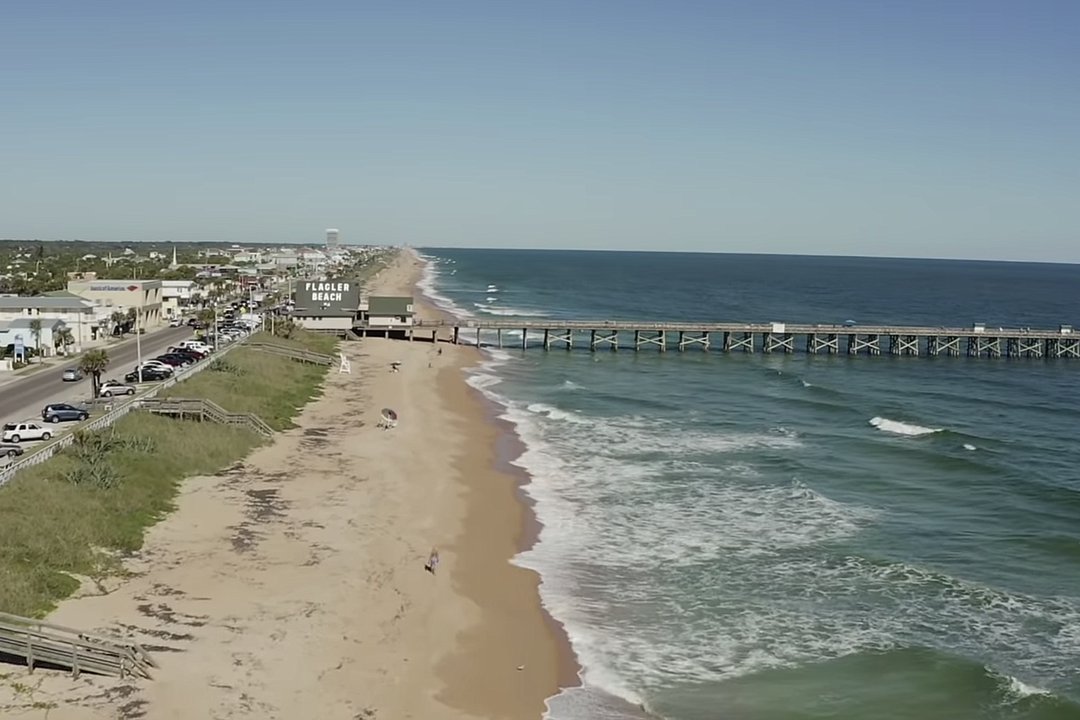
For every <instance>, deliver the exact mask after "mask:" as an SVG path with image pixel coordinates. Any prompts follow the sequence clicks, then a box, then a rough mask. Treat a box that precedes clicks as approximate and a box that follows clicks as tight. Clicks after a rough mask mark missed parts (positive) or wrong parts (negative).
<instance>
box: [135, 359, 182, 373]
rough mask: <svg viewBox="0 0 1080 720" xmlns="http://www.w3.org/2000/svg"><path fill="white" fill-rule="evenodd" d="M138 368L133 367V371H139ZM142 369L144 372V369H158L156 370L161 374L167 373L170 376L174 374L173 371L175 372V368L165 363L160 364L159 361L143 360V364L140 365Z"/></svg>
mask: <svg viewBox="0 0 1080 720" xmlns="http://www.w3.org/2000/svg"><path fill="white" fill-rule="evenodd" d="M139 367H140V366H138V365H136V366H135V369H136V370H138V369H139ZM142 368H143V369H144V370H145V369H146V368H156V369H158V370H161V371H162V372H167V373H169V374H170V375H172V374H173V372H174V371H175V370H176V368H175V367H173V366H172V365H170V364H169V363H167V362H162V361H160V360H144V361H143V364H142Z"/></svg>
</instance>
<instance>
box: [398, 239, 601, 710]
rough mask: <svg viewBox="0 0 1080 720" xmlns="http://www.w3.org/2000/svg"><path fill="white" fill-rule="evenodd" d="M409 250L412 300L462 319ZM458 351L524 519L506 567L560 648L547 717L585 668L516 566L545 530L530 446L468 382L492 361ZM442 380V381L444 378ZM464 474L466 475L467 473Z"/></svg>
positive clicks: (461, 372)
mask: <svg viewBox="0 0 1080 720" xmlns="http://www.w3.org/2000/svg"><path fill="white" fill-rule="evenodd" d="M406 252H409V253H410V254H411V255H412V257H413V258H414V259H415V260H414V262H415V264H416V265H417V266H418V267H419V274H418V277H417V279H416V282H415V283H414V285H413V287H414V293H415V299H414V302H415V303H416V304H417V305H418V306H420V307H422V308H423V310H424V312H425V314H427V313H430V314H431V315H433V316H436V317H440V318H444V319H454V320H457V319H460V318H456V317H455V316H454V315H453V314H452V313H450V312H448V311H446V310H444V309H442V308H441V307H439V305H438V304H437V301H436V300H435V299H434V298H432V297H431V296H429V295H428V294H427V293H426V292H425V290H424V288H423V287H422V286H421V280H422V279H423V273H424V270H425V269H426V267H427V266H428V265H429V263H430V261H428V260H425V259H423V258H421V257H419V256H418V255H417V254H416V253H414V252H412V251H411V250H410V251H406ZM443 342H445V341H443V340H440V343H443ZM458 347H461V348H463V349H466V348H467V349H468V350H469V351H470V354H471V355H472V358H471V359H469V360H467V361H465V362H463V363H461V364H460V365H459V366H458V367H457V368H456V373H455V376H454V377H453V378H452V382H454V383H456V384H460V386H461V387H462V388H463V389H464V392H465V394H466V395H467V396H468V398H469V400H470V401H471V402H472V403H473V404H474V405H475V406H476V407H477V408H478V409H479V410H480V415H481V420H482V422H483V423H484V425H486V426H487V427H488V428H489V429H490V431H491V433H492V438H491V439H492V442H491V447H490V451H491V457H490V462H489V468H490V470H491V471H492V472H494V473H495V474H497V475H498V476H501V477H502V478H503V480H504V481H507V480H508V481H509V485H510V486H511V488H512V490H513V498H514V502H515V503H516V505H517V509H518V513H519V515H520V522H519V526H518V527H517V528H515V532H514V534H515V535H516V538H515V541H514V547H513V551H512V552H511V554H510V555H509V557H506V558H505V563H506V564H507V565H508V566H509V567H510V568H513V571H515V572H516V573H524V574H527V576H528V577H529V586H530V591H531V594H532V596H533V597H532V599H533V607H535V609H536V610H538V611H539V613H540V615H541V617H542V619H543V622H544V626H545V627H546V629H547V632H548V634H549V635H550V637H551V639H552V641H553V642H554V644H555V648H556V652H555V658H554V660H555V680H556V687H555V688H554V692H552V693H551V694H550V695H548V696H547V697H545V699H544V705H545V709H544V711H543V712H541V714H540V716H539V717H543V716H544V714H546V705H547V700H548V699H550V698H551V697H554V696H555V695H557V694H559V692H561V691H562V690H564V689H567V688H572V687H580V686H581V684H582V682H581V670H582V668H581V665H580V663H579V662H578V659H577V655H576V654H575V652H574V648H573V645H572V643H571V642H570V637H569V635H568V634H567V632H566V628H565V627H563V625H562V623H561V622H559V621H558V620H557V619H556V618H555V617H554V616H553V615H552V614H551V613H550V612H549V611H548V609H547V607H546V606H545V605H544V603H543V599H542V597H541V595H540V584H541V583H542V582H543V578H542V577H541V576H540V574H539V573H537V572H536V571H534V570H530V569H527V568H522V567H519V566H518V565H516V564H515V563H514V562H513V561H514V558H515V557H516V556H517V555H518V554H519V553H521V552H524V551H527V550H529V549H531V548H532V547H534V546H535V545H536V543H537V542H539V539H540V532H541V530H542V529H543V524H542V523H541V522H540V520H539V518H538V517H537V515H536V511H535V504H536V503H535V501H534V500H533V498H532V497H531V496H530V495H529V494H528V492H527V490H526V488H527V486H528V485H529V484H530V483H531V482H532V481H533V480H532V477H531V476H530V475H529V473H528V472H527V471H526V470H525V469H524V468H522V467H520V466H518V465H515V464H514V461H515V460H516V459H518V458H520V457H521V455H522V454H523V453H524V452H525V450H526V449H527V448H526V446H525V443H524V441H523V440H522V439H521V438H520V437H519V436H518V434H517V432H516V430H515V427H514V424H513V423H512V422H510V421H509V420H507V419H505V418H504V417H503V413H504V412H505V408H504V407H503V406H502V405H501V404H499V403H498V402H496V401H494V400H492V399H491V398H489V397H488V396H487V395H485V394H484V393H483V392H482V391H481V390H479V389H477V388H476V387H474V386H473V385H472V384H471V383H470V382H469V378H470V376H471V375H473V374H475V373H476V372H478V371H479V370H480V369H481V368H482V366H483V365H484V363H485V362H487V360H488V358H487V357H485V356H484V354H483V351H482V349H481V348H479V347H475V346H472V345H462V346H458ZM440 380H442V378H440ZM449 381H450V379H448V382H449ZM461 474H462V475H463V474H464V473H461ZM465 527H466V529H464V530H463V531H462V534H463V535H464V534H466V533H467V532H468V529H467V528H468V527H469V523H465ZM460 540H461V538H459V539H458V541H460ZM466 594H468V591H466Z"/></svg>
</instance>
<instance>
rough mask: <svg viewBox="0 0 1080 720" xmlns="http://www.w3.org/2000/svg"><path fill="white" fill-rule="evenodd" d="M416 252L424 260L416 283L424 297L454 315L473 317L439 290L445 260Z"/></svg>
mask: <svg viewBox="0 0 1080 720" xmlns="http://www.w3.org/2000/svg"><path fill="white" fill-rule="evenodd" d="M414 253H415V256H416V257H417V258H419V259H420V260H422V261H423V262H424V269H423V270H422V271H421V273H420V280H419V281H417V283H416V285H417V287H419V288H420V292H421V293H423V295H424V297H426V298H427V299H428V300H430V301H431V302H432V304H434V305H435V306H436V307H438V308H439V309H441V310H444V311H446V312H448V313H450V314H451V315H453V316H454V317H458V318H467V317H471V316H472V314H471V313H470V312H468V311H467V310H465V308H463V307H461V306H460V305H458V304H457V303H455V302H454V301H453V300H451V299H450V298H448V297H447V296H445V295H442V294H441V293H440V292H439V289H438V277H439V272H440V271H439V265H440V264H444V263H445V261H443V260H440V259H439V258H434V257H431V256H428V255H422V254H420V253H418V252H415V251H414Z"/></svg>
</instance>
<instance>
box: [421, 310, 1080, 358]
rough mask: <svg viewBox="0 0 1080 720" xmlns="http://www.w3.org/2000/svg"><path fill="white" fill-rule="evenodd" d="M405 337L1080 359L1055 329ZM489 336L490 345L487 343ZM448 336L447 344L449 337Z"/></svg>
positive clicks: (647, 328)
mask: <svg viewBox="0 0 1080 720" xmlns="http://www.w3.org/2000/svg"><path fill="white" fill-rule="evenodd" d="M405 330H406V331H407V334H408V337H409V338H410V339H412V338H413V337H414V336H415V337H421V338H425V339H426V338H427V337H430V338H431V339H433V340H435V339H446V340H448V341H450V342H454V343H458V342H462V341H463V340H464V339H466V338H467V339H468V340H469V342H473V341H475V343H476V344H479V345H488V346H492V347H520V348H522V349H528V348H529V347H530V346H531V347H541V348H543V349H545V350H553V349H557V348H564V349H567V350H570V349H576V348H582V349H588V350H599V349H608V350H620V349H629V350H641V349H654V350H658V351H660V352H666V351H667V350H669V349H675V350H679V351H685V350H688V349H698V350H706V351H708V350H711V349H713V348H716V349H718V350H721V351H723V352H733V351H739V352H748V353H752V352H763V353H793V352H796V351H797V350H798V351H803V352H806V353H810V354H830V355H831V354H847V355H912V356H932V355H952V356H959V355H966V356H968V357H991V358H993V357H1017V358H1019V357H1030V358H1080V333H1074V332H1073V328H1072V326H1071V325H1061V326H1059V327H1058V328H1057V329H1039V328H1004V327H987V326H985V325H981V324H976V325H972V326H970V327H963V328H960V327H945V326H941V327H926V326H914V325H857V324H843V325H835V324H832V325H825V324H813V325H812V324H805V323H796V324H792V323H781V322H769V323H702V322H658V321H644V320H642V321H630V320H561V319H557V318H520V319H507V320H494V319H487V318H485V319H473V320H467V321H462V320H416V321H415V322H414V324H413V325H412V327H410V328H405ZM485 334H486V337H485ZM444 336H445V337H444Z"/></svg>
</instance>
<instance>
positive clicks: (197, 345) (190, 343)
mask: <svg viewBox="0 0 1080 720" xmlns="http://www.w3.org/2000/svg"><path fill="white" fill-rule="evenodd" d="M177 346H178V347H181V348H190V349H192V350H198V351H199V352H204V353H212V352H214V349H213V348H212V347H210V346H209V345H207V344H206V343H204V342H201V341H199V340H184V341H183V342H181V343H179V344H178V345H177Z"/></svg>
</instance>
